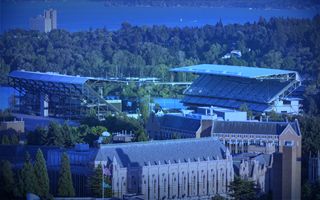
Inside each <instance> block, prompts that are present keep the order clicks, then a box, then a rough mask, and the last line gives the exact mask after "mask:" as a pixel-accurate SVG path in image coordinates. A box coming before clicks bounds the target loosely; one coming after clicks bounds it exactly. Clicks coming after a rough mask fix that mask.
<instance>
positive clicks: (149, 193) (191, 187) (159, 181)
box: [95, 138, 234, 200]
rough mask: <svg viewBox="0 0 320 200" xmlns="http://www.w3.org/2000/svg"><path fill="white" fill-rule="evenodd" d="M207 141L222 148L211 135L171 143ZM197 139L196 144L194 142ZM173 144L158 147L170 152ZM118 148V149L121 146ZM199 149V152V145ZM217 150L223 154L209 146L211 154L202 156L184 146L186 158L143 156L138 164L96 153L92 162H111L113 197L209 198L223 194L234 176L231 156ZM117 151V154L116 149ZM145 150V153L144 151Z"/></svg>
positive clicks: (205, 153)
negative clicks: (149, 158)
mask: <svg viewBox="0 0 320 200" xmlns="http://www.w3.org/2000/svg"><path fill="white" fill-rule="evenodd" d="M208 140H212V141H213V143H212V145H214V143H216V144H217V145H218V146H219V145H221V147H223V145H222V144H221V143H220V142H219V141H217V140H216V139H214V138H206V139H191V140H190V139H187V140H186V139H184V140H175V141H172V142H176V145H177V146H179V145H180V144H179V143H181V142H188V141H191V143H193V144H191V145H202V143H203V141H208ZM214 141H215V142H214ZM167 142H168V141H162V142H156V143H157V144H159V143H160V144H162V143H163V144H165V143H167ZM194 142H195V143H194ZM197 142H199V143H198V144H197ZM149 143H150V145H151V146H152V145H153V144H152V143H153V142H149ZM132 144H133V143H132ZM172 144H174V143H172ZM203 144H204V143H203ZM127 145H130V144H127ZM176 145H168V146H165V145H161V147H160V148H167V149H168V148H169V151H171V150H170V148H176ZM204 145H205V144H204ZM138 146H140V145H138ZM142 146H143V145H142ZM156 146H158V145H156ZM118 148H120V149H121V147H118ZM133 148H134V147H133ZM138 148H141V150H142V151H141V152H145V151H143V147H138ZM155 148H159V147H155ZM208 148H210V146H208ZM129 149H130V147H129ZM191 149H192V148H191ZM199 150H200V151H201V148H200V149H199ZM221 150H222V151H224V153H223V155H221V154H220V153H218V152H216V150H214V149H212V153H213V154H211V155H208V153H207V152H210V150H209V151H207V152H203V156H201V157H200V156H199V157H194V156H193V155H192V154H193V153H191V154H190V155H189V156H190V157H188V152H187V151H188V149H185V150H184V151H186V153H185V155H186V156H187V157H188V158H187V157H181V158H178V157H175V158H174V159H173V158H172V157H170V156H169V155H168V156H164V157H162V159H161V161H160V159H159V161H154V160H149V161H147V159H144V162H145V163H144V164H143V165H138V166H137V165H136V164H137V163H134V162H131V163H126V164H124V162H123V160H122V161H121V158H116V156H114V157H113V158H112V159H111V160H110V159H109V161H106V160H101V159H100V158H99V156H98V158H97V159H96V161H95V163H96V165H98V164H99V163H102V164H103V165H105V166H111V165H112V191H113V194H114V197H122V196H123V195H124V194H142V195H143V197H144V199H151V200H153V199H199V198H204V199H209V198H211V197H213V196H215V195H216V194H219V195H222V196H225V195H226V194H227V186H228V184H229V183H230V182H231V181H233V178H234V170H233V163H232V156H231V155H230V153H229V151H228V150H227V149H221ZM112 151H113V150H110V149H109V150H108V152H109V154H113V153H112ZM117 152H118V153H119V152H120V151H117ZM125 152H126V150H124V154H125ZM145 153H146V154H147V152H145ZM98 154H99V153H98ZM124 154H123V155H124ZM133 154H134V153H133ZM200 154H201V153H200ZM218 154H220V155H218ZM132 156H133V155H132ZM132 156H131V155H129V156H128V158H127V159H129V160H134V158H133V157H132ZM156 157H157V155H155V159H156ZM165 157H168V159H166V160H163V158H165Z"/></svg>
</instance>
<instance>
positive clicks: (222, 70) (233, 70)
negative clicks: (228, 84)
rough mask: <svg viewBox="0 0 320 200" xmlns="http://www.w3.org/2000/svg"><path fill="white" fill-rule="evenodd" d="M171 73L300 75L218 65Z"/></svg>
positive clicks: (245, 76)
mask: <svg viewBox="0 0 320 200" xmlns="http://www.w3.org/2000/svg"><path fill="white" fill-rule="evenodd" d="M170 71H172V72H191V73H196V74H213V75H224V76H236V77H244V78H262V77H268V76H278V75H289V74H295V75H296V78H298V73H297V72H295V71H289V70H280V69H269V68H259V67H245V66H231V65H216V64H201V65H192V66H186V67H179V68H174V69H172V70H170Z"/></svg>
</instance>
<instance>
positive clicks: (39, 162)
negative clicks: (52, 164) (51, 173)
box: [34, 149, 49, 198]
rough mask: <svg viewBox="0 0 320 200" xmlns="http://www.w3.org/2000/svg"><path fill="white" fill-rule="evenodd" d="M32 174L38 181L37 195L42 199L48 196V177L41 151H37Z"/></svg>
mask: <svg viewBox="0 0 320 200" xmlns="http://www.w3.org/2000/svg"><path fill="white" fill-rule="evenodd" d="M34 172H35V176H36V178H37V181H38V185H39V186H40V187H39V192H38V195H39V196H40V197H42V198H45V197H48V196H49V177H48V171H47V166H46V161H45V159H44V157H43V154H42V151H41V149H38V151H37V155H36V160H35V163H34Z"/></svg>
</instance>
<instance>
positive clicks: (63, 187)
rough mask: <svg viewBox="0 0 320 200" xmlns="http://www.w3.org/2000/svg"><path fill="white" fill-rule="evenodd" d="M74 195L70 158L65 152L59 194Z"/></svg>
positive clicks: (62, 160) (60, 173) (61, 167)
mask: <svg viewBox="0 0 320 200" xmlns="http://www.w3.org/2000/svg"><path fill="white" fill-rule="evenodd" d="M74 195H75V193H74V188H73V183H72V177H71V171H70V162H69V158H68V155H67V154H66V153H63V154H62V158H61V166H60V172H59V181H58V196H60V197H73V196H74Z"/></svg>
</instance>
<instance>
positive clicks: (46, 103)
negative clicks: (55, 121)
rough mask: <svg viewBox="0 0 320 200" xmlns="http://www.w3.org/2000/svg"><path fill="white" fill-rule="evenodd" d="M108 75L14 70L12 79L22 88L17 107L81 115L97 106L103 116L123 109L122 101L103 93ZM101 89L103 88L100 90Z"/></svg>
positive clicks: (28, 111) (47, 114) (49, 114)
mask: <svg viewBox="0 0 320 200" xmlns="http://www.w3.org/2000/svg"><path fill="white" fill-rule="evenodd" d="M108 81H109V80H107V79H102V78H93V77H80V76H70V75H65V74H58V73H54V72H46V73H42V72H30V71H24V70H16V71H12V72H10V74H9V76H8V83H9V85H10V86H11V87H13V88H15V89H16V90H17V91H18V92H19V96H17V97H16V98H18V99H19V101H17V102H19V104H16V105H15V107H14V111H15V112H16V113H24V114H29V115H39V116H42V117H56V118H63V119H68V120H69V119H79V118H82V117H84V116H86V114H87V113H88V112H90V111H91V110H95V112H96V115H97V117H98V118H99V119H101V120H103V119H104V116H105V114H106V113H107V112H108V111H113V112H121V106H120V105H118V104H119V102H118V103H117V102H116V105H118V106H114V102H111V103H109V102H108V101H107V100H106V99H104V98H103V94H102V93H101V92H102V90H101V88H102V85H103V83H105V82H108ZM99 90H100V92H99Z"/></svg>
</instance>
